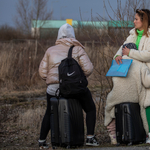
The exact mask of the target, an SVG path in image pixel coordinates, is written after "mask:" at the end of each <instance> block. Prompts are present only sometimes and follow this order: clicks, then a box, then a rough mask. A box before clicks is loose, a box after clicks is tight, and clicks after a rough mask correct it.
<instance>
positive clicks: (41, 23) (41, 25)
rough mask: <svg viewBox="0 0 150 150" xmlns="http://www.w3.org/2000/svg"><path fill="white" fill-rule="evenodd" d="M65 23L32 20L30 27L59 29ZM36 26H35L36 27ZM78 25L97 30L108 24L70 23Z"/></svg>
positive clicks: (64, 21)
mask: <svg viewBox="0 0 150 150" xmlns="http://www.w3.org/2000/svg"><path fill="white" fill-rule="evenodd" d="M65 23H66V20H46V21H43V20H38V21H36V20H33V21H32V27H33V28H34V27H36V28H60V27H61V26H62V25H63V24H65ZM36 24H37V25H36ZM77 25H80V26H81V27H82V26H94V27H97V28H104V26H105V27H108V22H106V21H101V22H100V21H77V20H73V21H72V26H74V27H75V26H77Z"/></svg>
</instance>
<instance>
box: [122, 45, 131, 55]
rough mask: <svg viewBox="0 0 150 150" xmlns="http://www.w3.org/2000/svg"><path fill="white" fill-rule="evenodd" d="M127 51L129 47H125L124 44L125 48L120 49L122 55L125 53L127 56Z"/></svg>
mask: <svg viewBox="0 0 150 150" xmlns="http://www.w3.org/2000/svg"><path fill="white" fill-rule="evenodd" d="M129 52H130V49H129V48H127V47H126V46H125V48H123V49H122V55H127V56H128V55H129Z"/></svg>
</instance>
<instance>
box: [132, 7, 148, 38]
mask: <svg viewBox="0 0 150 150" xmlns="http://www.w3.org/2000/svg"><path fill="white" fill-rule="evenodd" d="M136 13H137V14H138V15H139V17H140V19H141V21H142V23H143V28H144V33H143V35H146V36H147V37H148V33H147V32H148V28H149V27H150V10H148V9H137V10H136ZM135 32H136V34H138V33H137V31H135Z"/></svg>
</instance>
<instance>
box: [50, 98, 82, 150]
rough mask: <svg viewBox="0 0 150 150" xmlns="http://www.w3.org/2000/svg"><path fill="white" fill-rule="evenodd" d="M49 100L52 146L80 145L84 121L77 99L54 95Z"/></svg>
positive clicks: (67, 146)
mask: <svg viewBox="0 0 150 150" xmlns="http://www.w3.org/2000/svg"><path fill="white" fill-rule="evenodd" d="M50 101H51V143H52V147H53V148H55V147H57V146H61V147H66V148H70V147H76V146H82V145H83V144H84V122H83V112H82V107H81V105H80V103H79V101H78V100H76V99H65V98H60V99H57V98H55V97H53V98H51V99H50Z"/></svg>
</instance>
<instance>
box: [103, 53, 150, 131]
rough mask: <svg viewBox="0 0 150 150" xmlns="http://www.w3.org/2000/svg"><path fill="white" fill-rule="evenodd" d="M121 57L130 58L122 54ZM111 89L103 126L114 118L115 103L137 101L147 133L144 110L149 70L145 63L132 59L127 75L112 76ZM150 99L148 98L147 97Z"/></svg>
mask: <svg viewBox="0 0 150 150" xmlns="http://www.w3.org/2000/svg"><path fill="white" fill-rule="evenodd" d="M123 59H130V58H129V57H127V56H123ZM112 80H113V89H112V91H111V92H110V93H109V94H108V95H107V100H106V108H105V123H104V124H105V126H108V125H109V123H110V122H111V121H112V119H113V118H115V111H114V108H115V105H116V104H119V103H123V102H133V103H139V104H140V109H141V117H142V120H143V125H144V128H145V131H146V133H148V131H149V128H148V123H147V118H146V112H145V103H146V92H147V90H146V88H150V70H149V68H148V67H147V66H146V64H145V63H142V62H140V61H137V60H133V62H132V64H131V67H130V68H129V72H128V74H127V77H126V78H124V77H113V78H112ZM149 101H150V99H149Z"/></svg>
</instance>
